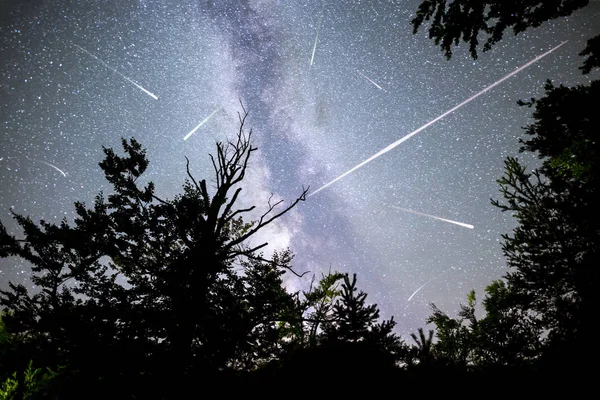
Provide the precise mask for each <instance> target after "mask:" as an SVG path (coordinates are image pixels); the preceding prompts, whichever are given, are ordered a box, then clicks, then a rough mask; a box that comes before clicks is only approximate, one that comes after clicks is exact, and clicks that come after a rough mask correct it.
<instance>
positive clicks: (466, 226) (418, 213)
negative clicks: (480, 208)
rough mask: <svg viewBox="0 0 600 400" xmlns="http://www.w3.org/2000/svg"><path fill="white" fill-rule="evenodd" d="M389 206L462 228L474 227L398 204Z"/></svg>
mask: <svg viewBox="0 0 600 400" xmlns="http://www.w3.org/2000/svg"><path fill="white" fill-rule="evenodd" d="M390 207H392V208H395V209H397V210H402V211H406V212H409V213H413V214H417V215H422V216H424V217H429V218H434V219H437V220H439V221H444V222H450V223H451V224H456V225H459V226H462V227H463V228H469V229H473V228H475V227H474V226H473V225H471V224H465V223H464V222H457V221H452V220H450V219H446V218H441V217H436V216H435V215H429V214H424V213H420V212H418V211H413V210H409V209H408V208H402V207H398V206H390Z"/></svg>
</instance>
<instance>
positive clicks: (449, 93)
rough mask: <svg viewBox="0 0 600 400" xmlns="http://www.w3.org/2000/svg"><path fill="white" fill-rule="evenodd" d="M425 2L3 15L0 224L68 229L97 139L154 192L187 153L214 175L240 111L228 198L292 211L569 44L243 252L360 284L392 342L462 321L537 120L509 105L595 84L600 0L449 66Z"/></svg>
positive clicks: (489, 263)
mask: <svg viewBox="0 0 600 400" xmlns="http://www.w3.org/2000/svg"><path fill="white" fill-rule="evenodd" d="M419 3H420V1H419V0H394V1H389V0H388V1H383V0H362V1H361V0H338V1H321V0H307V1H301V0H298V1H283V0H246V1H242V0H223V1H200V0H179V1H175V0H136V1H132V0H118V1H117V0H107V1H100V0H96V1H92V0H89V1H75V0H73V1H67V0H61V1H58V0H45V1H43V0H36V1H16V0H8V1H2V2H0V123H1V127H0V219H1V220H2V222H3V223H4V224H5V225H6V226H7V228H8V229H9V231H11V232H14V233H18V229H17V228H16V227H15V225H14V223H13V222H12V219H11V214H10V210H11V209H12V210H14V211H16V212H18V213H23V214H28V215H31V216H32V218H33V219H34V220H39V219H41V218H43V219H45V220H47V221H55V222H59V221H60V220H61V219H62V218H64V217H66V218H68V219H71V218H72V217H73V202H74V201H76V200H81V201H85V202H87V203H88V204H91V202H92V200H93V198H94V196H95V195H96V194H97V193H98V192H100V191H104V193H108V192H109V191H110V187H109V185H108V184H107V183H106V181H105V180H104V177H103V175H102V172H101V170H100V168H99V167H98V163H99V162H100V161H101V160H102V159H103V152H102V146H106V147H113V148H115V149H119V148H120V141H121V138H122V137H126V138H129V137H135V138H136V139H137V140H138V141H140V142H141V143H142V145H143V146H144V147H145V148H147V150H148V157H149V159H150V167H149V169H148V172H147V174H146V178H145V179H147V180H152V181H153V182H154V183H155V184H156V187H157V194H158V195H159V196H161V197H166V198H172V197H174V196H175V195H176V194H177V193H179V191H180V188H181V185H182V183H183V182H184V179H185V177H186V176H185V156H187V157H189V158H190V161H191V170H192V172H193V174H194V175H195V176H196V178H199V179H203V178H206V179H207V181H211V179H212V176H213V175H212V169H211V165H210V159H209V157H208V154H209V153H212V152H214V150H215V142H216V141H223V140H226V139H227V138H228V137H232V135H234V134H235V133H236V131H237V128H238V112H240V111H241V106H240V101H241V102H242V103H243V105H244V106H245V107H246V108H247V109H248V110H249V112H250V115H249V118H248V120H247V123H248V128H252V129H253V138H254V144H255V145H256V146H257V147H258V148H259V150H258V151H257V152H256V153H255V156H254V158H253V159H252V160H251V167H250V171H249V173H248V176H247V178H246V179H245V181H244V191H243V194H244V197H243V199H241V200H240V205H241V206H243V205H250V204H256V205H257V209H258V211H264V210H265V207H266V206H267V200H268V198H269V196H270V195H271V193H272V194H273V195H274V197H275V198H277V199H284V200H286V202H289V201H292V200H294V199H295V198H296V197H297V196H298V195H299V194H300V193H301V191H302V187H303V186H305V187H306V186H309V185H310V187H311V191H313V192H314V191H315V190H317V189H318V188H321V187H323V186H324V185H325V184H327V183H328V182H331V181H332V180H334V179H335V178H336V177H338V176H340V175H342V174H344V173H345V172H347V171H349V170H350V169H352V168H353V167H355V166H356V165H358V164H360V163H361V162H362V161H364V160H366V159H368V158H369V157H371V156H372V155H374V154H376V153H377V152H379V151H380V150H382V149H384V148H385V147H386V146H388V145H390V144H391V143H393V142H395V141H397V140H399V139H400V138H402V137H404V136H405V135H407V134H409V133H410V132H413V131H415V130H416V129H418V128H420V127H422V126H423V125H425V124H427V123H428V122H430V121H432V120H434V119H435V118H437V117H438V116H440V115H442V114H443V113H445V112H446V111H448V110H450V109H451V108H453V107H454V106H456V105H457V104H460V103H461V102H463V101H464V100H466V99H468V98H469V97H471V96H473V95H475V94H476V93H478V92H480V91H481V90H483V89H484V88H485V87H486V86H489V85H492V84H493V83H494V82H497V81H498V80H499V79H501V78H502V77H504V76H506V75H507V74H509V73H510V72H512V71H514V70H515V69H517V68H518V67H521V66H523V65H524V64H526V63H527V62H529V61H531V60H532V59H534V58H535V57H537V56H539V55H540V54H543V53H545V52H547V51H548V50H550V49H552V48H554V47H556V46H557V45H559V44H560V43H562V42H564V41H568V42H567V43H566V44H564V45H563V46H561V47H560V48H559V49H557V50H555V51H554V52H552V53H551V54H548V55H547V56H546V57H544V58H542V59H541V60H539V61H538V62H536V63H535V64H533V65H531V66H530V67H528V68H527V69H524V70H523V71H521V72H519V73H518V74H516V75H515V76H513V77H511V78H510V79H507V80H506V81H504V82H502V83H501V84H499V85H497V86H496V87H494V88H492V89H491V90H489V91H488V92H486V93H484V94H482V95H481V96H479V97H477V98H476V99H474V100H473V101H471V102H469V103H468V104H465V105H464V106H463V107H460V108H459V109H457V110H456V111H454V112H453V113H451V114H449V115H447V116H445V117H444V118H443V119H441V120H439V121H437V122H435V123H434V124H431V125H430V126H428V127H427V128H426V129H423V130H422V131H420V132H419V133H418V134H415V135H414V136H413V137H411V138H409V139H407V140H406V141H405V142H403V143H401V144H400V145H398V146H397V147H395V148H394V149H392V150H390V151H389V152H387V153H385V154H383V155H381V157H378V158H376V159H374V160H373V161H372V162H369V163H368V164H365V165H364V166H363V167H362V168H360V169H358V170H356V171H354V172H352V173H351V174H348V175H347V176H345V177H344V178H343V179H340V180H338V181H336V182H335V183H333V184H331V185H330V186H328V187H326V188H324V189H323V190H321V191H319V192H318V193H315V194H314V195H312V196H310V197H309V198H308V199H307V200H306V201H305V202H303V203H300V205H299V206H298V207H297V208H295V209H294V210H293V211H292V212H290V213H288V214H287V215H286V216H285V217H284V218H282V219H281V220H279V221H278V222H277V223H276V224H274V225H272V226H269V227H268V228H267V229H265V230H264V231H263V232H262V233H261V237H257V238H255V239H254V241H255V244H258V242H259V241H260V240H266V241H268V242H269V243H270V246H269V248H268V250H267V252H270V251H273V250H274V249H282V248H285V247H290V248H291V249H292V250H293V251H294V253H295V254H296V258H295V260H294V267H295V269H296V270H297V271H298V272H303V271H307V270H308V271H310V272H311V274H312V273H314V274H316V275H317V277H318V276H320V274H321V273H323V272H327V271H328V270H329V269H330V268H331V269H332V270H339V271H342V272H350V273H353V272H356V273H357V275H358V283H359V287H360V288H361V289H362V290H364V291H365V292H367V293H368V296H369V297H368V300H369V301H370V302H374V303H377V304H378V305H379V307H380V309H381V312H382V317H385V318H389V317H391V316H394V317H395V320H396V321H397V322H398V325H397V331H398V333H400V334H401V335H403V336H406V335H407V334H408V333H410V332H414V331H416V329H417V328H418V327H422V326H424V325H425V319H426V317H427V316H428V315H429V314H430V309H429V303H431V302H434V303H435V304H436V305H437V306H438V307H440V308H441V309H442V310H445V311H447V312H448V313H450V314H451V315H454V314H455V313H456V311H457V310H458V306H459V303H460V302H461V301H464V299H465V298H466V293H467V292H468V291H469V290H471V289H472V288H474V289H475V290H476V291H478V292H479V293H482V291H483V289H484V288H485V286H486V285H487V284H489V283H490V282H491V281H492V280H494V279H498V278H500V277H501V276H502V274H504V273H505V272H506V270H507V269H506V264H505V261H504V259H503V257H502V251H501V234H503V233H509V232H510V231H511V229H512V228H513V227H514V224H515V222H514V220H513V218H512V217H511V215H509V214H506V213H502V212H501V211H500V210H498V209H496V208H494V207H493V206H492V205H491V204H490V198H496V199H497V198H499V192H498V185H497V183H496V179H498V178H499V177H500V176H501V175H502V173H503V161H504V159H505V158H506V156H509V155H518V149H519V143H518V139H519V138H521V137H523V130H522V127H523V126H525V125H527V124H528V123H529V122H531V119H530V118H531V111H532V110H531V109H529V108H527V107H519V106H517V104H516V102H517V100H519V99H529V98H531V97H540V96H541V95H542V94H543V83H544V81H545V80H546V79H551V80H553V81H554V82H556V83H564V84H566V85H574V84H585V83H588V82H589V81H590V80H592V79H594V78H595V79H597V78H598V76H597V75H598V74H590V75H587V76H582V75H581V74H580V71H579V70H578V69H577V67H578V66H579V65H581V63H582V58H581V57H580V56H578V53H579V52H580V51H581V50H583V48H584V47H585V41H586V40H587V39H588V38H589V37H591V36H593V35H595V34H597V33H598V31H599V30H600V3H599V2H596V1H592V2H591V3H590V5H589V6H588V7H586V8H585V9H583V10H581V11H579V12H577V13H575V14H573V15H572V16H570V17H567V18H563V19H560V20H555V21H552V22H549V23H546V24H545V25H544V26H542V27H540V28H537V29H534V30H530V31H527V32H526V33H524V34H520V35H518V36H514V35H512V34H511V33H509V32H508V33H506V34H505V38H504V39H503V40H502V41H501V42H500V43H499V44H498V45H497V46H496V47H494V48H493V49H492V50H491V51H489V52H486V53H481V54H480V56H479V58H478V59H477V60H473V59H472V58H470V56H469V54H468V51H467V50H468V49H467V48H466V46H464V45H462V46H460V47H459V48H458V49H456V50H455V51H454V56H453V58H452V60H450V61H447V60H446V59H445V58H444V56H443V54H442V52H441V51H440V50H439V49H438V48H437V47H436V46H435V45H434V43H433V42H432V41H431V40H429V39H428V38H427V32H426V29H421V31H420V32H418V33H417V34H416V35H413V34H412V26H411V25H410V20H411V19H412V18H413V17H414V12H415V10H416V9H417V6H418V4H419ZM208 117H209V118H208ZM207 118H208V119H207ZM203 121H204V123H203V124H201V122H203ZM200 124H201V126H200V127H199V128H198V129H197V130H196V131H194V132H193V133H191V132H192V130H193V129H194V128H195V127H197V126H198V125H200ZM190 133H191V134H190ZM188 135H189V136H188ZM186 136H188V137H187V139H185V140H184V137H186ZM518 156H519V158H520V159H521V160H523V161H524V162H525V163H526V164H527V165H529V166H532V167H534V166H535V165H536V163H537V160H536V157H535V156H534V155H531V154H520V155H518ZM406 210H413V211H415V212H418V213H421V214H417V213H413V212H409V211H406ZM423 214H427V215H432V216H437V217H440V218H444V219H447V220H452V221H458V222H462V223H464V224H470V225H473V226H474V228H473V229H469V228H467V227H464V226H460V225H456V224H452V223H449V222H446V221H442V220H439V219H434V218H431V217H428V216H426V215H423ZM27 272H28V267H27V265H25V264H24V263H22V262H20V261H19V260H16V259H12V258H8V259H3V260H0V287H2V288H5V287H6V286H7V282H8V281H14V282H25V283H26V282H27ZM309 275H310V274H309ZM309 275H307V276H306V277H304V278H303V279H298V278H295V277H292V276H290V277H288V278H287V284H288V285H289V287H290V290H296V289H299V288H306V287H307V285H308V283H309V281H310V278H309ZM424 284H425V286H424V287H422V288H421V290H419V291H418V292H417V293H416V294H414V292H415V291H416V290H417V289H419V288H420V287H421V286H423V285H424ZM413 294H414V296H412V298H411V295H413ZM409 298H410V300H409Z"/></svg>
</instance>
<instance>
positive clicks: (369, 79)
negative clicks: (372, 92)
mask: <svg viewBox="0 0 600 400" xmlns="http://www.w3.org/2000/svg"><path fill="white" fill-rule="evenodd" d="M358 73H359V74H361V75H362V76H363V77H364V78H365V79H366V80H368V81H369V82H371V83H372V84H373V85H375V86H376V87H377V89H379V90H383V88H382V87H381V86H379V85H378V84H376V83H375V82H374V81H373V80H372V79H371V78H369V77H368V76H366V75H365V74H363V73H362V72H360V71H358Z"/></svg>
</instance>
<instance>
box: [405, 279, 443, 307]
mask: <svg viewBox="0 0 600 400" xmlns="http://www.w3.org/2000/svg"><path fill="white" fill-rule="evenodd" d="M435 278H437V276H434V277H433V278H431V279H430V280H428V281H427V282H425V283H424V284H423V285H421V287H419V288H418V289H417V290H415V291H414V292H413V294H411V295H410V297H409V298H408V300H406V301H407V302H408V301H411V300H412V298H413V297H415V295H416V294H417V293H419V291H420V290H421V289H423V288H424V287H425V286H427V285H428V284H429V283H430V282H431V281H432V280H434V279H435Z"/></svg>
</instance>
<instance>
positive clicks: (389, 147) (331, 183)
mask: <svg viewBox="0 0 600 400" xmlns="http://www.w3.org/2000/svg"><path fill="white" fill-rule="evenodd" d="M565 43H567V42H566V41H564V42H562V43H561V44H559V45H558V46H556V47H554V48H552V49H551V50H548V51H547V52H545V53H544V54H542V55H540V56H537V57H536V58H534V59H533V60H531V61H529V62H528V63H526V64H524V65H523V66H521V67H519V68H517V69H516V70H514V71H513V72H511V73H509V74H508V75H506V76H504V77H502V78H500V79H499V80H498V81H496V82H494V83H492V84H491V85H490V86H487V87H486V88H485V89H483V90H481V91H479V92H477V93H475V94H474V95H473V96H471V97H469V98H468V99H466V100H465V101H463V102H462V103H460V104H458V105H456V106H454V107H452V108H451V109H449V110H448V111H446V112H445V113H443V114H442V115H440V116H439V117H436V118H435V119H433V120H431V121H429V122H428V123H426V124H425V125H423V126H422V127H420V128H418V129H416V130H414V131H412V132H411V133H409V134H408V135H406V136H404V137H403V138H400V139H398V140H397V141H395V142H394V143H392V144H390V145H389V146H387V147H386V148H384V149H382V150H380V151H379V152H377V153H375V154H374V155H372V156H371V157H369V158H367V159H366V160H364V161H363V162H361V163H360V164H358V165H356V166H355V167H352V168H351V169H350V170H349V171H347V172H344V173H343V174H342V175H340V176H338V177H337V178H335V179H334V180H332V181H331V182H329V183H327V184H325V185H323V186H321V187H320V188H319V189H317V190H315V191H314V192H312V193H310V194H309V195H308V197H310V196H313V195H315V194H317V193H319V192H320V191H321V190H323V189H325V188H326V187H328V186H331V185H333V184H334V183H335V182H337V181H339V180H340V179H342V178H344V177H345V176H346V175H349V174H351V173H352V172H354V171H356V170H357V169H359V168H360V167H362V166H364V165H366V164H368V163H370V162H371V161H373V160H374V159H376V158H378V157H380V156H382V155H384V154H385V153H387V152H388V151H390V150H392V149H393V148H395V147H397V146H399V145H400V144H401V143H403V142H404V141H406V140H408V139H410V138H411V137H413V136H415V135H416V134H417V133H419V132H421V131H422V130H424V129H426V128H428V127H429V126H430V125H433V124H435V123H436V122H438V121H439V120H440V119H442V118H444V117H445V116H446V115H448V114H451V113H453V112H454V111H456V110H458V109H459V108H461V107H462V106H464V105H465V104H468V103H470V102H472V101H473V100H475V99H476V98H478V97H479V96H481V95H482V94H484V93H486V92H487V91H488V90H491V89H493V88H495V87H496V86H498V85H499V84H501V83H502V82H504V81H505V80H507V79H508V78H511V77H513V76H515V75H516V74H518V73H519V72H521V71H523V70H524V69H525V68H527V67H529V66H530V65H532V64H534V63H535V62H537V61H539V60H541V59H542V58H544V57H546V56H547V55H548V54H550V53H552V52H553V51H555V50H556V49H558V48H559V47H560V46H562V45H563V44H565Z"/></svg>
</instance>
